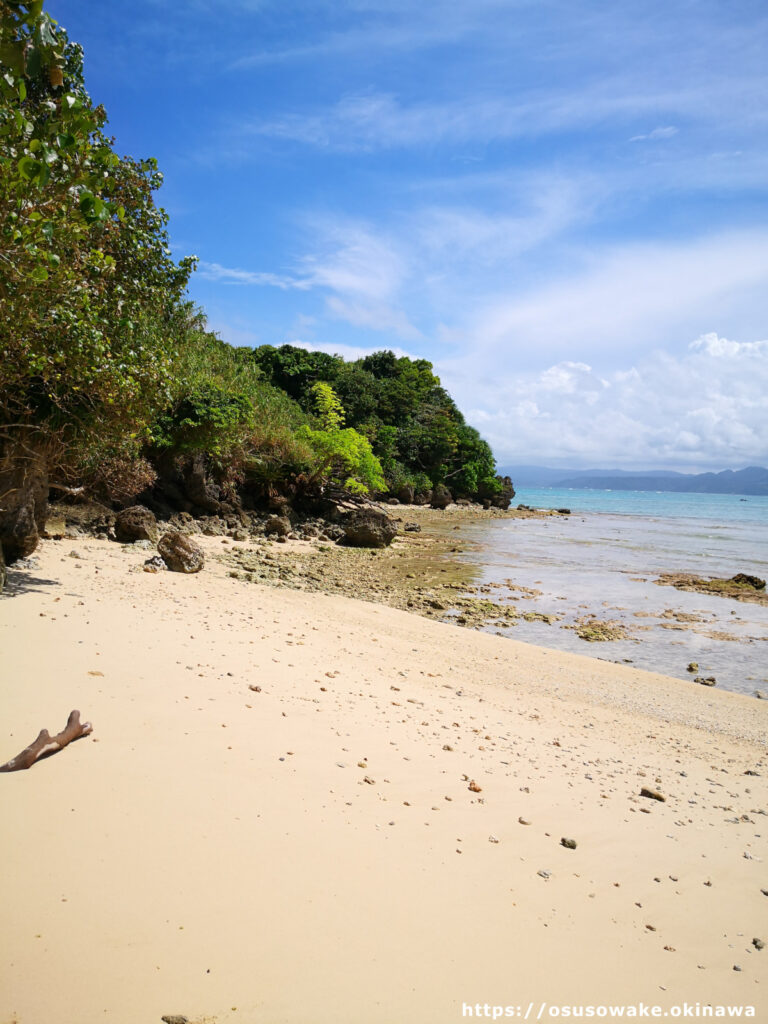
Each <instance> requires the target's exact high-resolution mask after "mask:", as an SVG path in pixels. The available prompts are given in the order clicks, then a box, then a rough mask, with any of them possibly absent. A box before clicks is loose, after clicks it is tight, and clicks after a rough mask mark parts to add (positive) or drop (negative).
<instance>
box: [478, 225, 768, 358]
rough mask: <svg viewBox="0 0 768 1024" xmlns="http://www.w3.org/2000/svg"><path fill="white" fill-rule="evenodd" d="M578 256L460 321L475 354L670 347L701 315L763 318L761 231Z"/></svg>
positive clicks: (767, 251)
mask: <svg viewBox="0 0 768 1024" xmlns="http://www.w3.org/2000/svg"><path fill="white" fill-rule="evenodd" d="M580 262H581V265H582V268H581V270H578V269H576V267H575V266H574V267H572V268H570V270H571V272H570V273H568V274H563V275H562V277H561V279H560V280H555V281H554V282H552V283H550V284H548V285H546V286H545V287H543V288H540V289H538V290H529V291H528V292H523V293H522V294H520V295H511V296H510V295H505V296H503V297H500V298H498V299H497V300H495V301H493V302H491V303H489V304H487V305H486V306H485V308H483V309H482V310H479V311H477V313H476V315H475V317H474V319H473V321H472V322H471V323H468V324H467V327H466V333H467V334H468V335H470V336H472V337H473V338H475V339H476V341H475V346H474V350H473V351H472V353H471V357H470V358H471V360H472V361H473V362H475V361H477V360H478V358H480V359H481V361H483V360H491V361H496V362H499V361H504V362H512V361H514V360H516V359H518V358H522V359H527V358H528V355H529V354H532V353H533V354H536V355H537V356H538V357H539V358H540V353H542V352H546V353H547V354H549V356H550V358H552V357H554V358H558V357H560V358H563V357H567V356H570V355H572V354H573V353H578V354H579V356H580V357H584V356H586V357H588V358H589V357H590V354H594V353H595V352H600V351H606V350H623V351H625V352H626V351H627V350H631V349H632V348H633V347H640V346H645V345H648V344H651V345H653V346H656V345H659V346H661V345H669V344H674V340H675V338H679V337H681V336H684V335H685V334H688V336H689V337H690V335H691V334H698V333H700V331H701V330H702V328H703V327H704V325H705V323H706V322H709V323H712V322H713V321H714V322H718V321H719V322H722V321H723V319H727V320H729V321H734V320H736V321H737V322H738V321H739V319H740V318H743V319H744V320H752V319H755V320H756V319H758V318H760V319H761V321H762V312H761V311H762V310H764V296H765V294H766V293H768V231H766V230H762V231H754V232H751V231H744V232H728V233H724V234H720V235H714V236H708V237H704V238H696V239H691V240H686V241H680V242H673V243H666V244H665V243H653V244H628V245H624V246H615V247H609V248H604V249H602V250H599V249H595V250H593V251H592V252H591V253H582V254H581V256H580ZM574 263H576V260H574ZM756 326H757V325H756V324H750V327H751V329H756ZM744 329H748V328H746V327H745V328H744Z"/></svg>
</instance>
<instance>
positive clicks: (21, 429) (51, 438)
mask: <svg viewBox="0 0 768 1024" xmlns="http://www.w3.org/2000/svg"><path fill="white" fill-rule="evenodd" d="M42 7H43V4H42V0H34V2H28V3H21V2H17V0H0V57H1V58H2V74H1V75H0V99H1V102H0V240H1V243H2V244H0V300H2V301H0V417H1V418H2V422H3V424H4V430H3V433H2V437H0V494H2V493H4V492H5V494H6V495H8V494H9V493H10V494H12V495H13V497H12V498H11V499H10V501H6V502H5V505H4V511H3V510H0V517H2V516H5V517H6V518H7V516H10V517H11V518H12V519H13V520H14V522H16V521H17V520H18V517H19V514H20V513H19V508H20V507H21V506H19V502H21V505H22V506H23V505H24V502H25V500H26V499H25V497H24V493H25V489H26V490H28V489H29V487H30V486H31V483H30V481H31V482H32V483H35V481H36V483H35V486H36V487H37V488H38V490H41V491H44V490H46V488H45V487H44V479H43V482H42V483H41V478H44V477H45V474H46V473H47V472H48V471H49V470H50V469H51V468H53V467H62V466H63V467H65V468H66V467H67V466H69V467H70V468H71V467H72V466H73V461H76V460H77V459H78V458H79V457H80V455H81V454H82V450H83V444H84V439H85V438H86V437H90V439H91V441H92V443H93V444H94V445H99V444H100V445H102V446H103V448H104V450H105V451H108V450H109V449H110V447H111V448H112V449H114V450H116V449H122V450H124V451H127V450H129V449H131V445H132V444H133V450H134V453H135V452H136V451H138V448H139V446H140V444H141V440H142V437H143V436H144V434H145V433H146V430H147V425H148V422H149V421H150V419H151V417H152V414H153V412H154V410H155V408H156V407H157V405H158V403H160V404H162V403H163V402H164V401H165V400H166V398H167V394H168V385H169V367H170V360H171V357H172V355H173V351H174V345H175V336H174V327H175V323H174V316H175V309H176V306H177V304H178V303H179V300H180V298H181V296H182V295H183V292H184V290H185V288H186V284H187V280H188V277H189V273H190V272H191V270H192V267H193V265H194V261H193V260H192V259H189V260H183V261H182V262H181V263H180V264H178V265H177V264H175V263H174V262H173V260H172V259H171V258H170V250H169V247H168V238H167V234H166V223H167V217H166V215H165V213H164V211H163V210H161V209H160V208H158V207H157V206H156V205H155V203H154V199H153V193H154V192H155V191H156V190H157V188H158V187H159V186H160V184H161V181H162V176H161V175H160V174H159V172H158V170H157V165H156V163H155V161H154V160H134V159H132V158H130V157H119V156H118V155H117V154H116V153H115V152H114V150H113V145H112V140H110V139H109V138H107V136H106V135H105V134H104V127H105V124H106V114H105V112H104V110H103V108H102V107H99V106H95V105H94V104H93V102H92V101H91V99H90V97H89V95H88V93H87V92H86V89H85V84H84V80H83V71H82V51H81V49H80V47H79V46H76V45H74V44H72V43H70V42H69V39H68V38H67V34H66V32H65V31H64V30H63V29H61V28H60V27H59V26H58V25H57V24H56V22H55V21H54V20H53V19H52V18H51V17H50V16H49V15H47V14H45V13H43V10H42ZM38 505H39V502H37V501H36V502H35V509H34V511H33V512H32V513H29V510H28V509H27V512H26V513H25V514H26V515H27V516H28V515H29V514H32V515H33V516H34V518H35V519H39V517H40V510H39V508H38V507H37V506H38ZM24 507H26V506H24ZM22 511H23V509H22ZM5 522H6V519H0V537H5V533H6V532H7V530H6V526H7V523H6V526H4V525H3V523H5ZM12 528H13V529H16V527H15V526H14V527H12ZM5 543H6V542H5V540H4V539H3V544H5Z"/></svg>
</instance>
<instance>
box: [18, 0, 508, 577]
mask: <svg viewBox="0 0 768 1024" xmlns="http://www.w3.org/2000/svg"><path fill="white" fill-rule="evenodd" d="M0 17H1V19H2V20H1V22H0V26H1V31H2V38H1V40H0V45H1V50H0V55H1V58H2V75H0V96H1V98H0V237H2V245H0V420H1V421H2V431H1V432H0V541H1V543H2V548H3V550H4V552H5V556H6V560H13V559H15V558H18V557H21V556H24V555H26V554H29V553H30V551H31V550H33V549H34V546H35V544H36V543H37V537H38V534H39V532H40V531H41V530H42V528H43V524H44V519H45V510H46V503H47V499H48V494H49V491H51V493H56V494H57V495H58V496H59V497H60V496H62V495H67V494H69V495H71V496H73V495H74V496H78V497H82V496H89V497H93V498H96V499H98V500H101V501H102V502H105V503H107V504H109V505H110V506H112V507H113V508H114V507H121V506H122V507H124V506H126V505H130V504H131V503H134V502H136V501H139V502H141V503H143V504H147V505H149V507H150V508H152V509H153V510H154V511H156V512H159V513H160V514H164V513H165V514H170V513H172V512H173V510H178V509H183V510H186V511H190V510H191V511H192V512H193V513H194V511H195V510H202V511H211V510H212V509H214V508H217V507H219V508H220V507H222V505H223V506H224V507H227V506H228V507H229V508H230V509H231V508H237V507H241V506H242V505H243V504H244V505H245V507H249V506H250V507H259V503H263V504H267V503H269V501H270V500H274V499H275V498H276V497H278V496H280V497H282V499H287V500H289V501H290V502H292V503H293V504H295V505H296V507H300V506H301V504H302V502H307V501H313V500H314V501H315V502H316V501H317V500H318V499H320V498H322V497H323V496H327V495H328V494H329V493H330V492H336V493H342V492H343V493H345V494H348V495H349V494H356V495H366V494H369V495H372V496H378V497H386V496H390V497H391V496H396V497H398V498H399V499H400V500H406V501H413V500H416V501H421V502H425V503H426V502H434V503H435V504H436V505H438V506H439V505H441V504H445V503H446V502H447V501H449V500H451V498H453V497H457V498H459V497H461V498H468V499H472V500H477V501H481V502H483V503H485V504H490V503H494V504H500V505H502V507H506V505H508V504H509V500H510V497H511V496H512V493H513V492H512V488H511V483H510V481H508V480H503V479H501V478H500V477H498V476H497V475H496V467H495V462H494V458H493V454H492V452H491V449H490V448H489V446H488V444H487V443H486V442H485V441H484V440H483V439H482V438H481V437H480V435H479V434H478V432H477V431H476V430H475V429H473V428H472V427H471V426H469V425H468V424H467V423H465V421H464V417H463V416H462V414H461V412H460V411H459V409H458V408H457V406H456V404H455V403H454V401H453V400H452V399H451V397H450V395H449V394H448V393H447V392H446V391H445V389H444V388H443V387H442V386H441V383H440V380H439V378H438V377H437V376H436V375H435V373H434V371H433V368H432V365H431V364H430V363H429V362H428V361H427V360H424V359H409V358H397V357H396V356H395V355H394V354H393V353H392V352H390V351H386V350H385V351H381V352H377V353H375V354H373V355H370V356H367V357H366V358H364V359H359V360H356V361H353V362H347V361H345V360H344V359H342V358H340V357H338V356H332V355H327V354H324V353H322V352H310V351H306V350H304V349H302V348H298V347H292V346H289V345H283V346H280V347H277V348H276V347H273V346H270V345H264V346H261V347H260V348H256V349H254V350H250V349H246V348H235V347H232V346H230V345H228V344H226V343H225V342H223V341H222V340H221V339H220V338H218V337H217V336H216V335H215V334H214V333H212V332H211V331H209V330H208V329H207V324H206V317H205V313H204V311H203V310H201V309H199V308H197V307H196V306H195V305H194V304H193V303H191V302H190V301H189V299H188V298H187V292H186V290H187V285H188V282H189V278H190V275H191V274H192V273H193V271H194V267H195V258H194V257H189V258H186V259H182V260H181V261H180V262H178V263H177V262H174V260H173V259H172V258H171V252H170V247H169V238H168V218H167V215H166V214H165V212H164V211H163V210H162V208H160V207H159V206H158V205H157V204H156V202H155V193H156V192H157V189H158V188H159V187H160V185H161V183H162V174H161V173H160V171H159V170H158V167H157V164H156V161H155V160H153V159H134V158H132V157H127V156H120V155H118V153H117V152H116V149H115V140H114V139H112V138H110V137H109V136H108V134H107V133H106V126H107V115H106V112H105V110H104V109H103V107H101V106H99V105H98V104H96V103H95V102H94V101H93V100H92V99H91V98H90V96H89V94H88V92H87V91H86V87H85V81H84V75H83V53H82V49H81V47H80V46H78V45H77V44H76V43H73V42H71V41H70V40H69V39H68V37H67V33H66V31H65V30H64V29H63V28H62V27H61V26H59V25H58V24H57V23H56V22H55V21H54V20H53V19H52V18H51V16H50V15H49V14H48V13H47V12H45V11H44V10H43V0H30V2H26V3H20V2H17V0H0ZM53 489H55V491H54V490H53Z"/></svg>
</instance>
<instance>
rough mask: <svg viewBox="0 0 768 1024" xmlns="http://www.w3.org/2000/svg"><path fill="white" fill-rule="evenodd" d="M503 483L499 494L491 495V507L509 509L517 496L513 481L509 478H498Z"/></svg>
mask: <svg viewBox="0 0 768 1024" xmlns="http://www.w3.org/2000/svg"><path fill="white" fill-rule="evenodd" d="M496 479H497V480H499V481H500V482H501V490H500V491H499V492H498V493H497V494H493V495H491V496H490V497H491V505H493V507H494V508H503V509H508V508H509V506H510V505H511V503H512V499H513V498H514V496H515V488H514V487H513V486H512V480H511V479H510V478H509V477H508V476H500V477H496Z"/></svg>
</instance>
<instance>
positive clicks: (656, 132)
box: [629, 124, 680, 142]
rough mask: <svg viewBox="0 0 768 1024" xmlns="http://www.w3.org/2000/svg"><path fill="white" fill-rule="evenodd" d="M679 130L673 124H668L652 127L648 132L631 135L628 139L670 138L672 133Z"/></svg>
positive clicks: (653, 140) (634, 140)
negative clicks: (661, 126)
mask: <svg viewBox="0 0 768 1024" xmlns="http://www.w3.org/2000/svg"><path fill="white" fill-rule="evenodd" d="M679 131H680V129H679V128H677V127H676V126H675V125H673V124H668V125H666V126H665V127H663V128H654V129H653V131H650V132H648V134H647V135H633V136H632V138H631V139H630V140H629V141H630V142H656V141H657V140H658V139H671V138H672V136H673V135H677V133H678V132H679Z"/></svg>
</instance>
